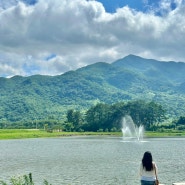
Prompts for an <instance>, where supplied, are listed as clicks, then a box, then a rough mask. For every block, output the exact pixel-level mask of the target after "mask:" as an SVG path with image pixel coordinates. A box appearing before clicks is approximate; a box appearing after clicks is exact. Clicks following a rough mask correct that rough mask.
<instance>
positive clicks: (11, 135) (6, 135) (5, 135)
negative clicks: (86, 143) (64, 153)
mask: <svg viewBox="0 0 185 185" xmlns="http://www.w3.org/2000/svg"><path fill="white" fill-rule="evenodd" d="M85 135H92V136H93V135H102V136H103V135H104V136H106V135H111V136H117V137H121V136H122V133H121V132H46V131H44V130H37V129H0V140H2V139H24V138H44V137H45V138H48V137H66V136H85ZM144 137H185V131H181V132H180V131H178V132H177V131H173V132H145V135H144Z"/></svg>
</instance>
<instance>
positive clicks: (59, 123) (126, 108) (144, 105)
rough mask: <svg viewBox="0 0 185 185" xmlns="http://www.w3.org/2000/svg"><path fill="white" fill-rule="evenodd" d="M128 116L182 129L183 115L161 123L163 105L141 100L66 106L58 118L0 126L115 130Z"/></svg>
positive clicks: (148, 126)
mask: <svg viewBox="0 0 185 185" xmlns="http://www.w3.org/2000/svg"><path fill="white" fill-rule="evenodd" d="M127 115H129V116H131V118H132V120H133V122H134V123H135V124H136V125H137V126H139V125H143V126H144V128H145V130H148V131H150V130H156V129H158V130H159V128H161V129H174V128H176V127H178V129H180V130H183V129H185V117H182V116H181V117H180V118H179V119H178V120H174V121H173V122H172V123H170V124H169V125H161V124H159V123H162V122H163V121H164V120H165V119H166V111H165V109H164V108H163V107H162V106H161V105H160V104H158V103H156V102H153V101H151V102H146V101H143V100H137V101H129V102H118V103H115V104H106V103H97V104H96V105H94V106H91V107H90V108H89V109H87V110H86V111H84V110H81V111H80V110H75V109H69V110H67V112H66V116H65V118H64V119H61V120H57V119H55V117H54V116H49V117H48V118H46V119H40V120H30V121H29V120H25V121H22V122H15V123H8V122H0V128H36V129H44V130H47V131H53V130H59V131H69V132H83V131H93V132H98V131H101V132H116V131H120V130H121V127H122V119H123V117H124V116H127Z"/></svg>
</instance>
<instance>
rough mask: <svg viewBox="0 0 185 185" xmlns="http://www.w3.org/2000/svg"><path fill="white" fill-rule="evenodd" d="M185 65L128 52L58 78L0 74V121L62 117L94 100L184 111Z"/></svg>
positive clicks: (173, 112)
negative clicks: (150, 103) (140, 102)
mask: <svg viewBox="0 0 185 185" xmlns="http://www.w3.org/2000/svg"><path fill="white" fill-rule="evenodd" d="M184 72H185V63H182V62H160V61H156V60H152V59H144V58H141V57H138V56H134V55H129V56H127V57H125V58H123V59H120V60H117V61H115V62H113V63H111V64H108V63H103V62H100V63H95V64H92V65H89V66H86V67H83V68H80V69H78V70H76V71H69V72H67V73H65V74H62V75H59V76H41V75H34V76H29V77H21V76H14V77H12V78H9V79H7V78H3V77H1V78H0V105H1V106H0V122H6V121H9V122H16V121H26V120H39V119H51V118H52V119H56V120H61V119H65V116H66V112H67V111H68V110H69V109H75V110H80V111H82V110H87V109H88V108H90V107H91V106H92V105H95V104H96V103H98V102H102V103H107V104H113V103H117V102H124V101H130V100H145V101H154V102H157V103H160V104H161V105H162V107H163V108H164V109H166V110H167V113H168V115H169V116H172V117H178V116H183V115H184V113H185V106H184V105H185V75H184Z"/></svg>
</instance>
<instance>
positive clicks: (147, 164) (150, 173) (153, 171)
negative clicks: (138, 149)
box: [140, 151, 157, 185]
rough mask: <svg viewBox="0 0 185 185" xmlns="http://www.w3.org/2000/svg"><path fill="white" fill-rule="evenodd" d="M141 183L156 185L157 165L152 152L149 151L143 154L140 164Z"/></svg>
mask: <svg viewBox="0 0 185 185" xmlns="http://www.w3.org/2000/svg"><path fill="white" fill-rule="evenodd" d="M140 176H141V185H155V182H156V177H157V166H156V164H155V163H154V162H153V159H152V154H151V152H149V151H147V152H145V153H144V155H143V159H142V162H141V165H140Z"/></svg>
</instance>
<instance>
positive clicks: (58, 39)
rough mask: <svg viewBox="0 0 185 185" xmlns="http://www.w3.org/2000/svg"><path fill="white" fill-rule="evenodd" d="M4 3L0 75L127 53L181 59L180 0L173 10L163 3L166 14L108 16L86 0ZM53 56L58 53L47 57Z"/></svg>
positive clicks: (183, 23) (54, 69)
mask: <svg viewBox="0 0 185 185" xmlns="http://www.w3.org/2000/svg"><path fill="white" fill-rule="evenodd" d="M4 2H6V7H7V8H5V9H1V10H0V41H1V42H0V76H11V75H32V74H38V73H39V74H48V75H57V74H61V73H63V72H66V71H68V70H73V69H77V68H79V67H82V66H84V65H88V64H91V63H95V62H99V61H105V62H112V61H114V60H116V59H118V58H121V57H124V56H125V55H128V54H136V55H140V56H143V57H147V58H155V59H159V60H160V59H162V60H175V61H179V60H181V61H183V60H184V58H185V53H184V51H183V49H184V48H185V20H184V12H185V5H183V3H182V1H181V0H176V1H175V2H176V6H177V8H176V9H174V10H171V9H170V4H169V1H168V0H164V1H162V2H161V10H164V9H166V10H168V13H166V14H165V15H164V16H156V15H155V14H154V13H152V12H151V13H142V12H136V11H134V10H132V9H130V8H129V7H123V8H120V9H118V10H117V12H116V13H114V14H110V13H107V12H105V9H104V7H103V5H102V4H101V3H98V2H96V1H86V0H75V1H74V0H62V1H61V0H39V1H38V3H36V4H35V5H34V6H33V5H32V6H28V5H25V4H24V3H21V2H19V3H17V4H15V2H16V1H8V0H6V1H4ZM146 3H147V1H146ZM11 4H12V5H14V6H11ZM0 6H1V7H2V6H5V4H4V5H2V3H1V4H0ZM52 54H55V55H56V57H54V58H52V59H50V60H48V61H46V58H47V57H48V56H50V55H52ZM184 61H185V60H184Z"/></svg>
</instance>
